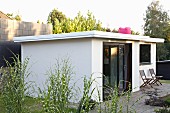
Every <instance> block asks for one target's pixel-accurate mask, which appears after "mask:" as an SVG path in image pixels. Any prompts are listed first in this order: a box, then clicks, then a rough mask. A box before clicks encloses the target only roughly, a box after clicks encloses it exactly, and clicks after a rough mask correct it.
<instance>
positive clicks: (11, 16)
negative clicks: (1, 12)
mask: <svg viewBox="0 0 170 113" xmlns="http://www.w3.org/2000/svg"><path fill="white" fill-rule="evenodd" d="M7 16H8V17H10V18H12V19H14V20H17V21H21V20H22V18H21V16H20V15H18V14H17V15H15V16H14V15H13V13H11V14H10V13H7Z"/></svg>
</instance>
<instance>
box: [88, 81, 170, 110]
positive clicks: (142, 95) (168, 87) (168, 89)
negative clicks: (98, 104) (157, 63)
mask: <svg viewBox="0 0 170 113" xmlns="http://www.w3.org/2000/svg"><path fill="white" fill-rule="evenodd" d="M155 89H156V90H157V92H158V97H162V96H165V95H168V94H170V84H165V83H163V84H162V85H159V86H157V85H153V88H151V87H150V86H147V87H144V88H141V90H140V91H138V92H135V93H132V95H131V99H130V102H129V104H128V105H129V106H131V105H133V103H135V104H134V106H133V107H132V108H134V109H135V111H136V113H154V110H155V109H159V108H160V107H158V106H150V105H145V99H148V98H149V96H148V95H147V94H146V93H147V92H148V91H155ZM123 98H124V97H122V99H123ZM138 99H139V101H138V102H136V100H138ZM121 104H124V103H121ZM125 105H126V104H125ZM125 105H124V106H125ZM104 108H105V107H104V103H102V109H104ZM124 112H126V110H125V109H124ZM90 113H97V108H96V109H95V110H93V111H91V112H90Z"/></svg>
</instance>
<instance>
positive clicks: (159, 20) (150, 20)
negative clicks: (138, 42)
mask: <svg viewBox="0 0 170 113" xmlns="http://www.w3.org/2000/svg"><path fill="white" fill-rule="evenodd" d="M145 16H146V17H145V18H144V21H145V24H144V27H143V28H144V34H145V35H147V36H151V37H161V38H164V39H166V38H167V37H166V32H165V31H166V29H167V27H168V23H169V20H170V19H169V16H168V13H167V12H166V11H164V10H163V9H162V6H161V5H159V1H153V2H152V3H151V4H150V5H149V6H148V8H147V10H146V15H145ZM166 40H167V39H166Z"/></svg>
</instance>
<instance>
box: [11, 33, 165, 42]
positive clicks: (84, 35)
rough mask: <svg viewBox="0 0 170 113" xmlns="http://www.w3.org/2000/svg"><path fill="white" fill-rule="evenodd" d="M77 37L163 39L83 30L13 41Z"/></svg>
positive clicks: (154, 40)
mask: <svg viewBox="0 0 170 113" xmlns="http://www.w3.org/2000/svg"><path fill="white" fill-rule="evenodd" d="M77 38H102V39H109V40H112V39H115V40H129V41H143V42H154V43H163V42H164V39H161V38H150V37H149V36H140V35H131V34H120V33H112V32H103V31H84V32H71V33H63V34H51V35H39V36H24V37H14V41H15V42H30V41H45V40H62V39H77Z"/></svg>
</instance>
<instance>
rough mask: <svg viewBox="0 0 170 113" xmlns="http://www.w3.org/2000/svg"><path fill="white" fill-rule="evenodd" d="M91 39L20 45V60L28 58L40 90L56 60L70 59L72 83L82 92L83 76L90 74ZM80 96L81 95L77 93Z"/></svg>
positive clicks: (33, 78) (33, 76)
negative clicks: (73, 73)
mask: <svg viewBox="0 0 170 113" xmlns="http://www.w3.org/2000/svg"><path fill="white" fill-rule="evenodd" d="M91 40H92V39H90V38H88V39H70V40H57V41H54V40H53V41H39V42H28V43H22V59H24V58H25V57H29V58H30V62H29V67H30V72H32V73H31V74H32V76H31V77H30V78H29V79H30V80H34V81H35V82H36V83H37V85H38V86H39V87H40V88H43V84H44V82H45V81H46V79H47V75H46V73H47V71H48V70H49V69H50V68H51V67H53V66H54V64H55V63H56V59H58V58H59V59H62V58H66V57H68V58H70V60H71V64H72V66H73V67H74V69H73V70H74V72H75V74H76V76H74V78H73V79H74V81H72V82H75V81H77V80H78V81H77V83H76V84H77V86H78V87H79V88H80V89H81V90H83V78H82V77H84V75H86V76H87V77H89V76H90V75H91V72H92V64H91V61H92V57H91V56H92V49H91V46H92V41H91ZM77 94H81V93H77Z"/></svg>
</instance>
